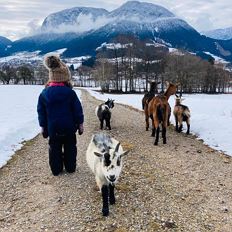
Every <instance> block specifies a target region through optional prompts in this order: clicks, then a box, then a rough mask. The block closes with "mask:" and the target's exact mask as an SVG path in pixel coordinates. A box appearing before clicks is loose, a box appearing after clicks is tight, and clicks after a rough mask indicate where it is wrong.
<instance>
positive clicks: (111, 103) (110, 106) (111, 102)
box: [105, 98, 114, 109]
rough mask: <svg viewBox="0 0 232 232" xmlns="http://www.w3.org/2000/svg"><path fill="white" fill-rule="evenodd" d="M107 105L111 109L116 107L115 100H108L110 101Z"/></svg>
mask: <svg viewBox="0 0 232 232" xmlns="http://www.w3.org/2000/svg"><path fill="white" fill-rule="evenodd" d="M105 104H106V105H107V106H109V108H110V109H112V108H113V107H114V100H113V99H109V98H108V100H107V101H106V102H105Z"/></svg>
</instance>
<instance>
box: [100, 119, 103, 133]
mask: <svg viewBox="0 0 232 232" xmlns="http://www.w3.org/2000/svg"><path fill="white" fill-rule="evenodd" d="M100 122H101V123H100V129H101V130H103V122H104V120H103V119H101V121H100Z"/></svg>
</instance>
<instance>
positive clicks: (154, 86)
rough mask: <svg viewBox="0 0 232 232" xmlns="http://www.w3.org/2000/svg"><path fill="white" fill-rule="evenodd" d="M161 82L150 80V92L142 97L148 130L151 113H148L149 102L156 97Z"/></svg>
mask: <svg viewBox="0 0 232 232" xmlns="http://www.w3.org/2000/svg"><path fill="white" fill-rule="evenodd" d="M158 84H160V82H155V81H151V82H150V90H149V92H147V93H145V94H144V97H143V99H142V107H143V110H144V114H145V121H146V131H147V130H148V128H149V114H148V103H149V102H150V101H151V100H152V98H153V97H155V94H157V92H158V91H157V85H158Z"/></svg>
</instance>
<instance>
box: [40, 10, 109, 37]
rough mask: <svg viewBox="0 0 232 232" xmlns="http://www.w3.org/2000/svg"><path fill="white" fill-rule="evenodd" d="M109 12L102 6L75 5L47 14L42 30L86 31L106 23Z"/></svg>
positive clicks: (43, 31)
mask: <svg viewBox="0 0 232 232" xmlns="http://www.w3.org/2000/svg"><path fill="white" fill-rule="evenodd" d="M108 14H109V12H108V11H107V10H105V9H102V8H92V7H75V8H71V9H66V10H63V11H60V12H57V13H53V14H50V15H49V16H47V17H46V18H45V20H44V22H43V24H42V27H41V32H42V33H46V32H58V33H65V32H85V31H88V30H91V29H94V27H96V26H98V27H101V26H102V25H104V20H99V19H102V18H104V17H106V16H107V15H108Z"/></svg>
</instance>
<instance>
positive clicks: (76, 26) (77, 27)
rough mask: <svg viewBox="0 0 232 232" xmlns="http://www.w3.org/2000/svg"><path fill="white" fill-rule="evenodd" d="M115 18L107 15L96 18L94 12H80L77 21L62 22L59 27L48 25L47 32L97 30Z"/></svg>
mask: <svg viewBox="0 0 232 232" xmlns="http://www.w3.org/2000/svg"><path fill="white" fill-rule="evenodd" d="M113 20H114V19H112V18H111V19H110V18H107V17H105V16H100V17H97V18H96V19H94V17H93V15H92V14H88V15H85V14H79V15H78V17H77V18H76V21H75V22H74V23H73V24H72V25H71V24H65V23H62V24H60V25H59V26H58V27H56V28H54V27H48V28H46V29H45V32H56V33H65V32H77V33H82V32H86V31H90V30H96V29H98V28H100V27H102V26H104V25H106V24H107V23H109V22H111V21H113Z"/></svg>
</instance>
